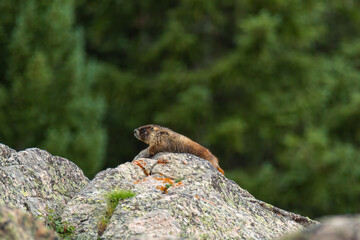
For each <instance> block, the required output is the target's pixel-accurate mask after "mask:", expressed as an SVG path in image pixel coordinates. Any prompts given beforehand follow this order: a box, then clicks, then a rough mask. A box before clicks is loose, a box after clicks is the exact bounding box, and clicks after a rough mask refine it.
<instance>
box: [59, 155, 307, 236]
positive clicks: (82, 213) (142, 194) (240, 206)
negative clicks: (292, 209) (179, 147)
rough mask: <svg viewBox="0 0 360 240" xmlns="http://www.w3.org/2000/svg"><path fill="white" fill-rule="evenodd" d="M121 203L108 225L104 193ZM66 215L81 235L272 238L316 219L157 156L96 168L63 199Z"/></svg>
mask: <svg viewBox="0 0 360 240" xmlns="http://www.w3.org/2000/svg"><path fill="white" fill-rule="evenodd" d="M117 189H125V190H132V191H133V192H135V193H136V195H135V196H134V197H132V198H128V199H125V200H122V201H120V202H119V204H118V205H117V207H116V208H115V210H114V212H113V213H112V215H111V218H110V220H109V222H108V223H107V226H106V229H105V231H104V232H103V233H101V232H100V233H99V231H98V229H99V222H100V221H101V219H102V218H103V217H104V216H105V212H106V205H107V203H106V195H107V194H108V193H109V192H112V191H114V190H117ZM62 218H63V220H65V221H67V222H69V224H71V225H73V226H74V227H75V230H76V235H77V237H78V238H81V239H97V238H100V239H276V238H278V237H279V236H282V235H284V234H286V233H289V232H293V231H296V230H299V229H302V228H303V227H304V226H308V225H310V224H312V223H314V222H313V221H312V220H310V219H308V218H305V217H301V216H299V215H296V214H293V213H289V212H286V211H284V210H281V209H278V208H276V207H273V206H271V205H269V204H266V203H264V202H262V201H259V200H257V199H255V198H254V197H253V196H252V195H251V194H250V193H248V192H247V191H246V190H243V189H242V188H240V187H239V186H238V185H237V184H236V183H235V182H233V181H231V180H229V179H227V178H226V177H224V176H223V175H222V174H221V173H220V172H218V171H217V170H216V169H215V168H213V167H212V166H211V164H210V163H209V162H207V161H205V160H203V159H200V158H198V157H195V156H193V155H191V154H176V153H160V154H157V155H156V156H154V157H153V159H148V158H142V159H135V160H134V161H133V162H131V163H130V162H127V163H125V164H121V165H119V166H118V167H117V168H114V169H107V170H105V171H102V172H100V173H99V174H97V176H96V177H95V178H94V180H92V181H91V182H90V183H89V184H88V185H87V186H86V187H85V188H84V189H83V190H82V191H81V192H80V193H79V194H77V195H76V196H75V197H74V198H73V199H72V200H71V201H69V202H68V204H67V205H66V207H65V209H64V213H63V215H62Z"/></svg>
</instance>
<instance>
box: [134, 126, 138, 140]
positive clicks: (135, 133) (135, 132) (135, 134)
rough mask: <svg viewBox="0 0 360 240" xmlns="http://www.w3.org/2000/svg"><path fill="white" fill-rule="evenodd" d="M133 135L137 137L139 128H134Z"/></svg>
mask: <svg viewBox="0 0 360 240" xmlns="http://www.w3.org/2000/svg"><path fill="white" fill-rule="evenodd" d="M134 136H135V137H136V138H137V139H139V130H138V129H137V128H136V129H135V130H134Z"/></svg>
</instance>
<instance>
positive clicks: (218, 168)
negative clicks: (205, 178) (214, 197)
mask: <svg viewBox="0 0 360 240" xmlns="http://www.w3.org/2000/svg"><path fill="white" fill-rule="evenodd" d="M216 169H217V170H219V172H221V173H222V174H223V175H225V173H224V170H222V169H221V168H220V167H217V168H216Z"/></svg>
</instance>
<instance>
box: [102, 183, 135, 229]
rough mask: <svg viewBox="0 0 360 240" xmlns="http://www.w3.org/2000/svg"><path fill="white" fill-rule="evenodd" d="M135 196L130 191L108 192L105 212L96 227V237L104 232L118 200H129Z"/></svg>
mask: <svg viewBox="0 0 360 240" xmlns="http://www.w3.org/2000/svg"><path fill="white" fill-rule="evenodd" d="M134 195H135V193H134V192H132V191H130V190H122V189H120V190H114V191H112V192H109V193H107V194H106V195H105V198H106V212H105V216H104V217H102V219H101V220H100V221H99V224H98V227H99V231H98V235H99V236H101V235H102V234H103V232H104V231H105V229H106V227H107V224H108V223H109V221H110V218H111V216H112V214H113V212H114V210H115V208H116V206H117V205H118V204H119V201H120V200H124V199H127V198H131V197H133V196H134Z"/></svg>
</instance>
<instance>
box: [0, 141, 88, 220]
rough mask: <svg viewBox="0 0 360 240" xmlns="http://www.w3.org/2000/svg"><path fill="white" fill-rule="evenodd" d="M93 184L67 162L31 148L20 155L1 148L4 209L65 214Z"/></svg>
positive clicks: (0, 191) (0, 193) (0, 186)
mask: <svg viewBox="0 0 360 240" xmlns="http://www.w3.org/2000/svg"><path fill="white" fill-rule="evenodd" d="M88 182H89V180H88V179H87V178H86V177H85V175H84V174H83V172H82V171H81V169H80V168H78V167H77V166H76V165H75V164H74V163H72V162H70V161H68V160H67V159H65V158H61V157H56V156H52V155H51V154H49V153H48V152H46V151H43V150H40V149H37V148H30V149H26V150H24V151H20V152H16V151H15V150H13V149H10V148H9V147H7V146H5V145H3V144H0V205H3V204H6V205H8V206H11V207H15V208H18V209H22V210H25V211H29V212H30V213H32V214H33V215H34V216H37V215H44V214H46V213H47V212H48V211H49V210H52V211H55V212H57V213H59V214H60V213H61V212H62V209H63V208H64V206H65V205H66V203H67V202H68V201H69V200H70V199H72V197H73V196H74V195H75V194H76V193H77V192H79V191H80V190H81V189H82V188H84V187H85V186H86V184H87V183H88Z"/></svg>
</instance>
